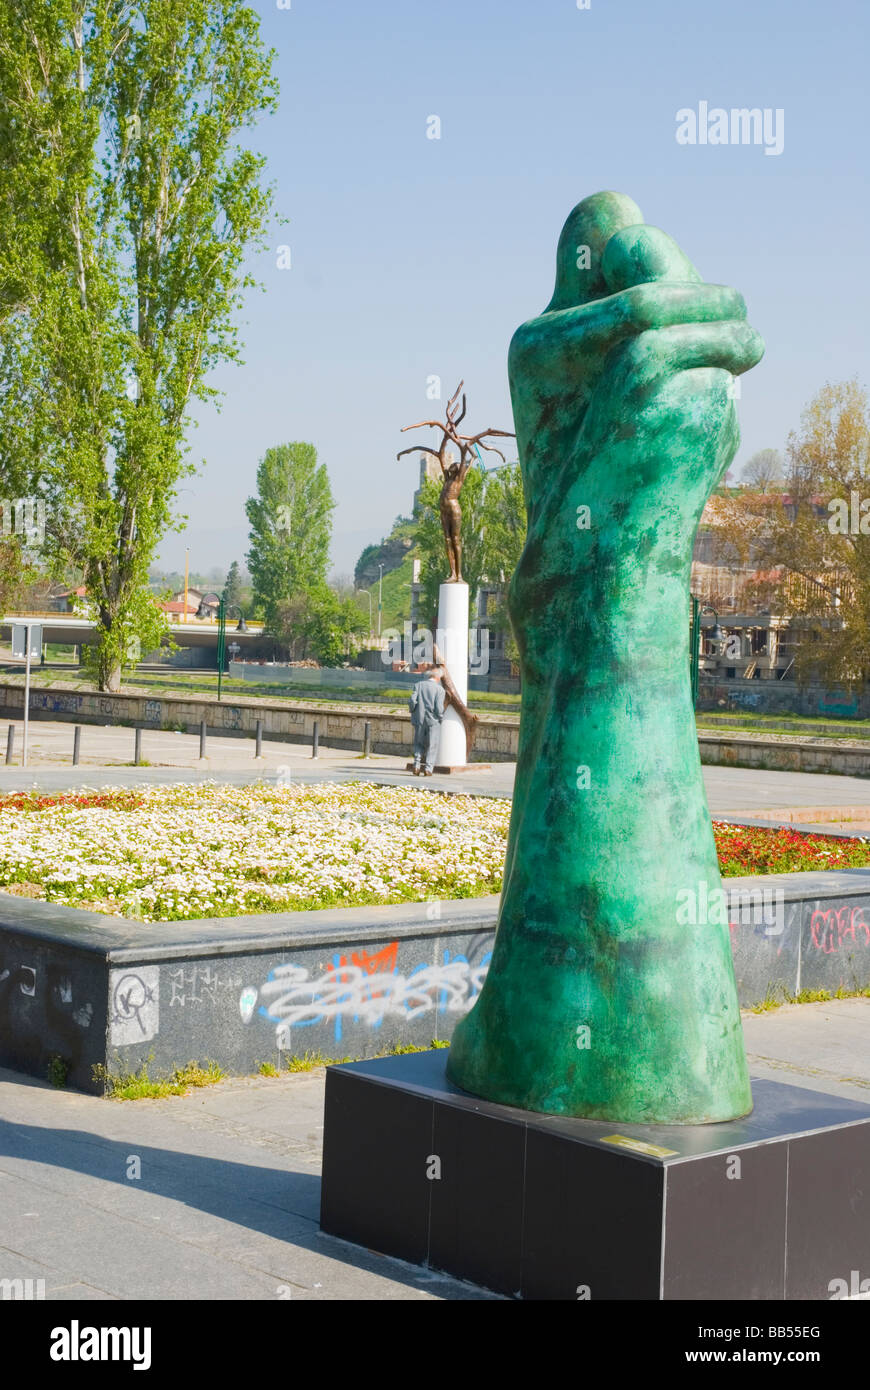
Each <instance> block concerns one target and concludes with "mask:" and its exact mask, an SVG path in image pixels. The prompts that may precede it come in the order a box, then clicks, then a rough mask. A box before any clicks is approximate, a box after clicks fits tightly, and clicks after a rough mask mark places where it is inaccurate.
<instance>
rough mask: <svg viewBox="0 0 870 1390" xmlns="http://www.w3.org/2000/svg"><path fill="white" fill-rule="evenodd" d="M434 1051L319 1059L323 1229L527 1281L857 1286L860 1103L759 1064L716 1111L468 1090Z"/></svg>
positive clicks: (721, 1289)
mask: <svg viewBox="0 0 870 1390" xmlns="http://www.w3.org/2000/svg"><path fill="white" fill-rule="evenodd" d="M446 1055H447V1054H446V1052H445V1051H444V1050H440V1049H439V1050H437V1051H433V1052H425V1053H416V1054H412V1055H410V1056H405V1057H387V1058H382V1059H380V1060H378V1061H372V1062H354V1063H351V1064H350V1065H346V1066H339V1067H330V1068H329V1070H328V1072H327V1078H326V1115H325V1122H324V1130H325V1132H324V1155H323V1194H322V1205H321V1224H322V1228H323V1230H324V1231H327V1232H329V1233H330V1234H332V1235H336V1236H341V1237H342V1238H343V1239H345V1240H349V1241H353V1242H354V1243H356V1244H358V1245H364V1246H367V1247H369V1248H370V1249H374V1250H379V1251H381V1252H382V1253H384V1254H387V1255H395V1256H398V1257H399V1258H401V1259H404V1260H408V1261H410V1262H411V1263H414V1264H428V1265H430V1266H431V1267H433V1268H435V1269H439V1270H443V1271H445V1272H446V1273H449V1274H453V1275H455V1276H457V1277H458V1278H461V1279H469V1280H471V1281H472V1282H473V1283H476V1284H480V1285H482V1286H483V1287H485V1288H488V1289H493V1290H496V1291H498V1292H500V1293H504V1294H508V1295H512V1296H514V1297H517V1298H531V1299H571V1300H577V1299H587V1298H591V1299H830V1298H832V1297H837V1296H842V1294H843V1292H844V1291H845V1292H846V1293H848V1292H853V1293H854V1292H857V1291H858V1290H859V1289H860V1286H861V1284H862V1283H863V1281H865V1280H866V1281H867V1282H866V1283H865V1284H864V1288H863V1289H862V1290H861V1291H862V1292H866V1291H867V1290H870V1107H868V1106H865V1105H859V1104H857V1103H855V1102H853V1101H848V1100H841V1099H839V1098H838V1097H836V1096H828V1095H824V1094H822V1093H820V1092H817V1091H807V1090H804V1089H802V1088H800V1087H797V1086H784V1085H780V1084H779V1083H778V1082H773V1081H755V1082H754V1083H753V1096H754V1100H755V1108H754V1110H753V1112H752V1114H751V1115H748V1116H746V1117H745V1118H744V1119H741V1120H734V1121H732V1122H730V1123H727V1124H716V1125H692V1126H678V1125H623V1124H618V1123H610V1122H607V1123H602V1122H600V1121H594V1120H573V1119H559V1118H556V1117H554V1116H547V1115H538V1114H534V1113H532V1112H531V1111H525V1110H515V1109H512V1108H511V1107H509V1106H505V1105H493V1104H490V1103H489V1102H488V1101H482V1100H477V1099H475V1098H474V1097H473V1096H469V1095H467V1094H466V1093H465V1092H463V1091H460V1090H458V1089H457V1088H456V1087H455V1086H453V1085H451V1083H450V1082H448V1081H447V1079H446V1076H445V1066H446Z"/></svg>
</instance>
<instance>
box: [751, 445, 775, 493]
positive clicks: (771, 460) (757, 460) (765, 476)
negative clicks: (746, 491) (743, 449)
mask: <svg viewBox="0 0 870 1390" xmlns="http://www.w3.org/2000/svg"><path fill="white" fill-rule="evenodd" d="M741 476H742V479H743V482H744V483H745V484H747V486H749V487H751V488H756V489H757V490H758V491H759V492H769V491H770V489H771V487H773V486H774V485H775V484H777V483H781V482H782V480H783V476H784V471H783V463H782V454H781V453H780V452H779V450H778V449H759V451H758V453H757V454H753V455H752V457H751V458H750V459H747V461H746V463H745V464H744V465H743V472H742V475H741Z"/></svg>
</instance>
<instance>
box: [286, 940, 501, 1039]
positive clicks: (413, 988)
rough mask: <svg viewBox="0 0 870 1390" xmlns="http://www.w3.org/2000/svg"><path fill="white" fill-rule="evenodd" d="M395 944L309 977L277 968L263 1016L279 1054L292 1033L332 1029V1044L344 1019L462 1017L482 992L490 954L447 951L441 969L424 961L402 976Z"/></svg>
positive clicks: (374, 1022) (375, 1023)
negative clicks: (476, 956)
mask: <svg viewBox="0 0 870 1390" xmlns="http://www.w3.org/2000/svg"><path fill="white" fill-rule="evenodd" d="M398 952H399V943H398V942H397V941H392V942H390V944H389V945H388V946H385V947H384V948H383V950H381V951H375V952H373V953H371V954H370V953H369V952H368V951H365V950H361V951H353V952H351V954H350V959H348V957H347V956H346V955H341V954H338V953H337V954H336V955H334V956H333V958H332V961H331V962H330V964H329V965H327V966H326V968H325V970H323V971H322V972H321V973H320V974H318V975H315V976H314V977H312V975H311V972H310V971H309V970H308V968H307V967H306V966H303V965H292V964H290V965H277V966H275V967H274V969H272V970H270V972H269V975H268V977H267V979H266V981H265V982H264V984H263V985H261V987H260V1001H261V1003H260V1009H259V1013H260V1015H261V1017H263V1018H266V1019H268V1020H269V1022H271V1023H274V1024H275V1025H276V1029H275V1035H276V1039H277V1044H278V1047H279V1048H287V1047H288V1046H289V1045H290V1035H291V1030H292V1029H293V1028H305V1027H311V1026H312V1025H313V1024H317V1023H328V1022H332V1023H333V1024H334V1027H335V1038H336V1041H340V1039H341V1035H342V1020H344V1019H348V1020H352V1021H353V1022H354V1023H364V1024H366V1025H367V1026H368V1027H371V1028H379V1027H380V1026H381V1024H382V1023H383V1021H384V1019H385V1018H402V1019H404V1020H405V1021H407V1022H410V1021H411V1020H413V1019H415V1018H420V1017H422V1016H423V1015H425V1014H430V1013H431V1014H435V1015H436V1016H437V1015H438V1014H444V1013H448V1014H465V1013H467V1012H468V1010H469V1009H470V1008H471V1006H472V1004H473V1003H474V1001H475V999H476V998H477V996H478V994H479V993H480V990H481V986H482V985H483V981H484V980H485V978H486V972H487V970H488V969H489V962H490V959H491V957H492V952H491V951H489V950H487V951H486V952H485V953H484V954H483V955H482V956H481V957H480V960H478V961H476V962H471V961H469V959H468V957H467V956H464V955H453V954H452V953H451V952H450V950H449V949H447V948H446V947H445V948H444V952H443V959H442V960H441V961H440V962H435V963H429V962H426V961H423V962H421V963H420V964H419V965H416V966H414V968H413V969H411V970H409V971H407V972H406V973H403V972H402V971H400V969H399V965H398Z"/></svg>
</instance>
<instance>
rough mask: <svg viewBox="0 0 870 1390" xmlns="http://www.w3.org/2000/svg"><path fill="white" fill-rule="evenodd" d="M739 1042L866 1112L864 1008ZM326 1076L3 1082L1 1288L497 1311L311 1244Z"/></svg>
mask: <svg viewBox="0 0 870 1390" xmlns="http://www.w3.org/2000/svg"><path fill="white" fill-rule="evenodd" d="M744 1031H745V1036H746V1047H747V1052H748V1055H749V1065H750V1069H751V1072H752V1075H753V1077H756V1078H769V1079H772V1080H775V1081H781V1082H787V1083H789V1084H790V1085H794V1086H802V1087H807V1088H809V1089H810V1090H816V1091H826V1092H828V1093H830V1094H832V1095H838V1096H845V1097H848V1098H850V1099H853V1100H859V1101H864V1102H867V1101H868V1100H870V1000H863V999H845V1000H838V1001H833V1002H831V1003H828V1004H797V1005H786V1006H784V1007H783V1008H781V1009H777V1010H775V1011H773V1012H771V1013H767V1014H745V1015H744ZM324 1077H325V1072H324V1071H323V1070H322V1069H320V1068H318V1069H316V1070H313V1071H310V1072H302V1073H299V1074H297V1075H292V1076H291V1075H285V1076H281V1077H275V1078H268V1077H260V1076H256V1077H243V1078H236V1079H231V1080H227V1081H223V1082H220V1083H219V1084H218V1085H217V1086H214V1087H212V1088H209V1089H206V1090H202V1091H193V1092H191V1093H190V1094H189V1095H187V1096H180V1097H173V1098H169V1099H166V1100H144V1101H109V1100H101V1099H98V1098H97V1097H94V1096H85V1095H79V1094H76V1093H74V1092H70V1091H55V1090H52V1088H51V1087H50V1086H48V1085H47V1084H46V1083H43V1082H39V1081H34V1080H31V1079H29V1078H25V1077H22V1076H19V1075H18V1074H16V1073H15V1072H11V1071H5V1070H0V1116H2V1119H0V1193H2V1209H3V1226H2V1239H0V1279H27V1278H30V1279H34V1280H39V1279H42V1280H44V1281H45V1296H46V1298H47V1299H73V1300H78V1299H124V1300H126V1299H205V1298H211V1299H236V1298H239V1299H267V1300H275V1301H278V1300H284V1299H296V1300H299V1299H304V1300H310V1299H327V1300H342V1299H354V1300H356V1299H360V1300H374V1301H379V1300H411V1299H413V1300H421V1299H422V1300H432V1299H436V1300H442V1299H447V1300H457V1299H460V1300H461V1299H487V1298H492V1297H494V1295H491V1294H487V1293H485V1292H484V1291H483V1290H481V1289H478V1288H475V1287H474V1286H473V1285H470V1284H466V1283H461V1282H460V1281H458V1280H455V1279H451V1278H448V1277H447V1276H440V1275H437V1274H434V1273H433V1272H432V1271H429V1270H424V1269H421V1268H417V1267H414V1266H411V1265H406V1264H404V1263H402V1262H401V1261H400V1260H394V1259H389V1258H387V1257H386V1256H380V1255H377V1254H375V1253H373V1252H371V1251H366V1250H362V1249H359V1248H357V1247H354V1246H351V1245H348V1244H346V1243H345V1242H343V1241H340V1240H336V1239H335V1238H334V1237H331V1236H326V1235H322V1234H321V1233H320V1231H319V1229H318V1213H319V1204H320V1176H319V1175H320V1156H321V1143H322V1136H323V1088H324ZM134 1158H138V1159H139V1160H140V1168H141V1177H139V1178H131V1177H128V1173H130V1172H133V1171H135V1165H134V1164H133V1163H131V1160H132V1159H134Z"/></svg>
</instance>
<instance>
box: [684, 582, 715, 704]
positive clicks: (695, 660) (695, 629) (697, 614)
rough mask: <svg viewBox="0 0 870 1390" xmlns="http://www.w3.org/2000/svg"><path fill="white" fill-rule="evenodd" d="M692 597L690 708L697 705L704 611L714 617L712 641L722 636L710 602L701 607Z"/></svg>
mask: <svg viewBox="0 0 870 1390" xmlns="http://www.w3.org/2000/svg"><path fill="white" fill-rule="evenodd" d="M691 599H692V708H693V709H697V706H698V686H699V682H700V672H701V619H702V617H703V616H704V614H705V613H712V614H713V617H714V619H715V622H714V624H713V630H712V632H711V633H710V638H711V640H712V641H713V642H719V641H721V638H722V629H721V627H720V626H719V614H718V613H717V612H716V609H715V608H714V607H713V605H712V604H711V603H706V604H704V607H703V608H702V607H701V601H700V599H697V598H695V595H694V594H692V595H691Z"/></svg>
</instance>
